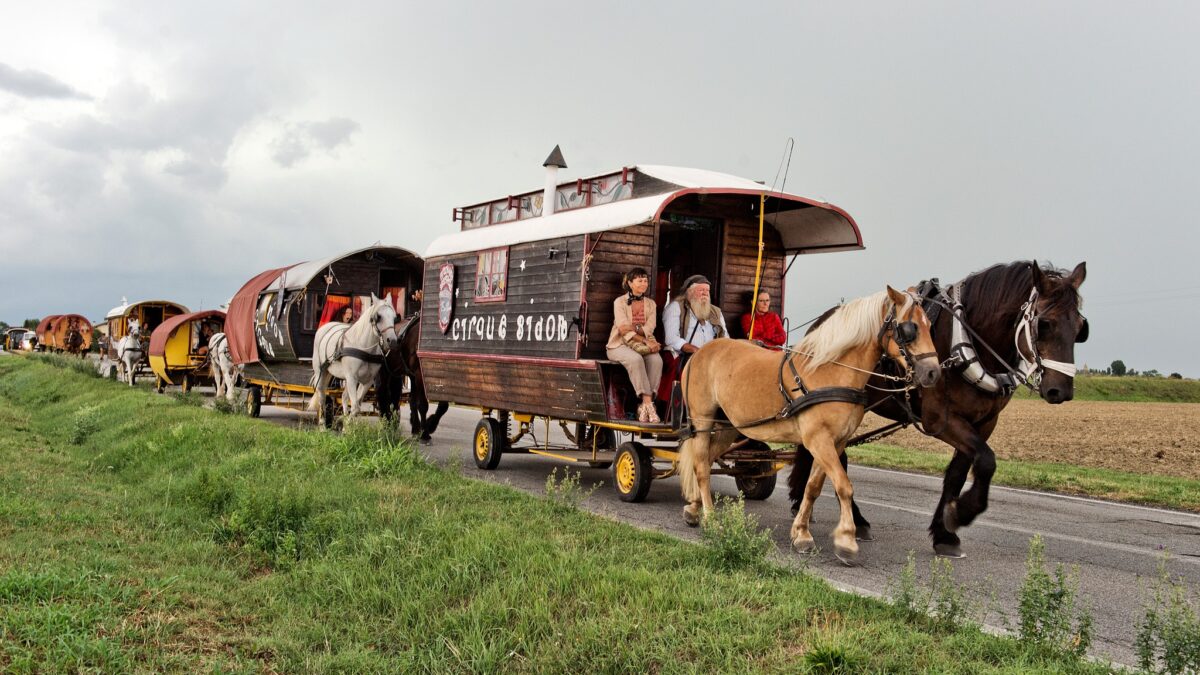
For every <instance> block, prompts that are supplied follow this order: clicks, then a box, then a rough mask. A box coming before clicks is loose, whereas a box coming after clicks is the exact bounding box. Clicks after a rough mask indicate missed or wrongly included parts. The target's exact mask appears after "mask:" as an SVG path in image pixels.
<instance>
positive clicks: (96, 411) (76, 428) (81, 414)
mask: <svg viewBox="0 0 1200 675" xmlns="http://www.w3.org/2000/svg"><path fill="white" fill-rule="evenodd" d="M99 430H100V406H96V405H85V406H83V407H82V408H80V409H79V410H76V411H75V414H74V415H72V416H71V443H72V444H74V445H79V444H80V443H83V442H84V441H86V440H87V439H88V437H89V436H91V435H92V434H94V433H96V432H97V431H99Z"/></svg>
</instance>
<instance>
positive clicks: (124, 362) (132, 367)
mask: <svg viewBox="0 0 1200 675" xmlns="http://www.w3.org/2000/svg"><path fill="white" fill-rule="evenodd" d="M141 330H142V327H141V325H140V324H138V321H137V319H130V320H129V334H128V335H126V336H125V337H123V338H121V341H120V342H118V343H117V379H119V380H122V381H124V382H128V383H129V386H131V387H132V386H133V383H134V378H135V377H136V375H135V373H136V371H137V367H138V364H139V363H141V362H142V360H143V359H145V358H146V348H145V347H143V346H142V335H141Z"/></svg>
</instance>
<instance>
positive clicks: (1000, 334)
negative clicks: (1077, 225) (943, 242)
mask: <svg viewBox="0 0 1200 675" xmlns="http://www.w3.org/2000/svg"><path fill="white" fill-rule="evenodd" d="M1086 276H1087V265H1086V263H1082V262H1081V263H1079V265H1077V266H1076V267H1075V269H1074V271H1072V272H1071V273H1070V274H1067V272H1066V271H1065V270H1059V269H1055V268H1053V267H1040V266H1038V264H1037V262H1036V261H1018V262H1014V263H1010V264H1007V265H1004V264H999V265H993V266H992V267H989V268H987V269H985V270H983V271H981V272H976V273H974V274H971V275H970V276H968V277H966V278H965V279H963V280H962V281H960V282H958V283H957V284H955V286H957V287H958V288H957V295H958V298H959V302H960V303H961V305H962V306H963V320H964V322H965V323H966V325H967V326H969V327H970V328H972V329H973V330H974V331H975V333H976V334H977V335H978V338H977V339H975V340H974V342H975V345H974V347H975V351H976V352H977V354H978V358H979V360H980V364H981V365H982V366H983V368H984V369H985V370H986V372H987V373H995V374H1003V373H1005V372H1006V370H1007V369H1006V368H1005V366H1004V365H1003V364H1001V363H1000V362H999V361H998V360H997V359H996V357H995V355H993V354H992V353H991V352H990V350H989V348H988V347H990V348H991V349H994V350H995V351H996V353H997V354H999V356H1000V357H1001V358H1003V359H1004V362H1005V363H1006V364H1009V365H1016V364H1018V363H1024V364H1025V365H1026V366H1027V370H1031V371H1033V376H1034V379H1036V377H1037V376H1038V375H1040V377H1041V381H1040V382H1039V383H1038V385H1037V390H1038V393H1039V394H1040V395H1041V397H1042V398H1043V399H1045V400H1046V401H1047V402H1049V403H1054V404H1057V403H1062V402H1064V401H1069V400H1071V398H1072V397H1073V396H1074V391H1075V384H1074V378H1073V376H1072V374H1071V373H1073V368H1074V366H1069V367H1063V364H1073V363H1074V359H1075V343H1077V342H1084V341H1085V340H1087V335H1088V325H1087V320H1086V319H1085V318H1084V317H1083V315H1081V314H1080V313H1079V310H1080V307H1081V306H1082V299H1081V298H1080V295H1079V287H1080V285H1082V284H1083V280H1084V278H1085V277H1086ZM1035 292H1036V294H1035ZM1031 298H1033V300H1034V302H1033V304H1032V307H1031V310H1032V311H1031V312H1028V313H1027V312H1026V305H1027V303H1029V302H1030V299H1031ZM941 302H943V303H944V302H945V301H944V300H942V301H941ZM926 307H927V308H928V311H929V312H930V314H931V315H932V316H933V317H934V319H933V320H934V324H933V339H934V344H935V345H936V346H937V353H938V354H939V355H940V356H941V357H942V358H945V359H950V358H951V356H952V349H951V348H952V347H953V346H954V345H953V344H951V343H952V342H953V336H952V326H951V321H952V319H951V313H950V311H949V310H947V309H943V308H942V307H941V306H939V305H938V304H937V303H930V302H927V303H926ZM935 309H936V311H935ZM831 311H832V310H831ZM1023 319H1024V320H1025V321H1023ZM1021 323H1028V325H1029V328H1030V329H1031V330H1030V334H1031V335H1032V337H1033V351H1032V353H1030V349H1029V341H1028V339H1027V338H1025V337H1024V335H1023V333H1022V336H1021V338H1020V339H1021V342H1022V344H1021V346H1020V347H1018V346H1017V341H1018V326H1019V324H1021ZM817 325H820V322H818V324H817ZM964 330H965V329H964ZM981 342H982V343H986V345H987V346H985V345H984V344H981ZM1018 349H1020V352H1019V353H1018ZM969 365H970V364H968V363H955V364H948V368H947V371H946V373H945V377H943V378H942V379H941V381H940V382H938V384H937V386H936V387H934V388H932V389H926V390H924V391H914V392H913V393H912V405H911V408H912V417H910V416H909V413H908V412H907V411H906V410H905V409H904V407H903V405H902V403H901V401H900V400H898V399H897V398H894V397H892V395H891V394H888V393H886V392H880V391H878V390H876V389H873V388H870V387H869V388H868V393H869V395H870V399H871V402H870V404H869V405H871V406H877V407H873V408H872V410H873V411H874V412H876V413H878V414H879V415H882V416H883V417H886V418H888V419H891V420H895V421H897V422H902V423H909V422H910V421H912V420H913V419H914V418H915V419H916V420H917V421H919V422H920V424H921V427H922V428H923V429H924V430H925V431H926V433H928V434H930V435H931V436H934V437H935V438H939V439H941V440H942V441H944V442H945V443H946V444H948V445H950V446H951V447H953V448H954V457H953V458H952V459H951V460H950V465H949V466H948V467H946V475H945V478H944V480H943V482H942V495H941V500H940V501H939V502H938V505H937V508H936V509H935V510H934V512H933V520H932V522H931V523H930V524H929V535H930V537H931V538H932V539H933V548H934V551H935V552H936V553H937V554H938V555H942V556H947V557H955V558H958V557H962V556H963V552H962V547H961V544H962V542H961V540H960V539H959V537H958V535H957V534H956V533H955V531H956V530H958V529H959V528H960V527H964V526H966V525H970V524H971V522H972V521H974V520H975V518H976V517H977V516H978V515H979V514H981V513H983V512H984V511H985V510H987V500H988V487H989V485H991V481H992V475H993V474H994V473H995V471H996V455H995V453H994V452H993V451H992V448H991V447H990V446H989V445H988V443H987V441H988V438H989V437H990V436H991V435H992V431H993V430H994V429H995V428H996V421H997V420H998V419H999V417H1000V413H1001V411H1003V410H1004V407H1005V406H1007V405H1008V402H1009V401H1010V400H1011V399H1012V394H1013V390H1012V389H1011V388H1008V389H1001V390H1000V391H997V392H995V393H990V392H988V391H985V390H984V389H981V388H979V387H977V386H975V385H973V384H971V383H970V382H968V381H967V379H965V378H964V376H963V375H964V371H966V370H967V369H968V366H969ZM1056 368H1061V370H1058V369H1056ZM1063 370H1065V371H1066V372H1062V371H1063ZM870 384H871V385H875V386H878V387H880V388H886V387H887V383H886V382H885V381H883V380H882V379H880V378H873V379H872V381H871V382H870ZM845 461H846V460H845V456H844V455H843V457H842V462H843V467H844V466H845ZM812 463H813V458H812V455H811V454H809V452H808V450H806V446H804V445H801V446H798V447H797V452H796V463H795V465H794V466H793V468H792V473H791V476H789V478H788V484H789V486H790V488H791V499H792V502H793V508H796V505H797V504H798V503H799V502H801V501H802V497H803V494H804V486H805V485H806V484H807V482H808V475H809V470H810V468H811V467H812ZM968 471H971V472H973V473H974V475H975V479H974V482H973V483H972V484H971V488H970V489H969V490H967V491H966V492H963V493H962V494H961V495H960V494H959V492H960V491H961V490H962V487H963V485H964V484H965V482H966V479H967V472H968ZM851 504H852V510H853V515H854V522H855V525H856V526H857V527H858V532H859V534H860V538H861V539H864V540H869V539H870V534H869V533H870V527H871V525H870V523H869V522H867V519H866V518H864V517H863V516H862V513H861V512H860V511H859V510H858V505H857V504H853V502H852V503H851Z"/></svg>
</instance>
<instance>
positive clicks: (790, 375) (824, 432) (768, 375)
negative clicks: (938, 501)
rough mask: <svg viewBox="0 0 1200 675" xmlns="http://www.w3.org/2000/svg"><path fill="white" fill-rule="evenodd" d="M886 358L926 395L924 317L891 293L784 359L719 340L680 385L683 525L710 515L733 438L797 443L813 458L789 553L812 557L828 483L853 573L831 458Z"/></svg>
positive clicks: (845, 509)
mask: <svg viewBox="0 0 1200 675" xmlns="http://www.w3.org/2000/svg"><path fill="white" fill-rule="evenodd" d="M885 353H886V354H887V355H888V356H891V357H892V358H894V359H897V360H898V361H900V362H901V363H902V364H903V368H904V369H905V370H906V371H908V372H909V375H910V376H915V380H916V383H917V384H919V385H920V386H923V387H928V386H931V385H933V383H934V382H936V381H937V379H938V375H939V374H940V372H941V371H940V370H939V368H938V361H937V354H935V353H934V350H933V342H932V340H931V339H930V337H929V320H928V319H927V318H926V317H925V312H924V311H922V310H921V306H920V304H919V303H917V302H916V301H915V298H914V296H912V295H909V294H906V293H901V292H899V291H896V290H894V289H892V288H891V287H888V289H887V291H886V292H883V291H880V292H879V293H876V294H874V295H870V296H867V297H865V298H859V299H857V300H854V301H851V302H849V303H847V304H846V305H844V306H842V307H840V308H838V310H837V311H836V312H835V313H834V314H833V315H832V316H831V317H830V318H829V320H828V321H826V322H825V325H823V326H821V328H819V329H817V330H815V331H813V332H812V333H810V334H809V335H806V336H805V337H804V339H803V340H801V342H800V343H799V344H798V345H796V346H795V347H794V348H792V349H791V350H788V351H785V352H784V354H783V355H782V358H781V356H780V354H779V353H778V352H774V351H768V350H765V349H762V348H761V347H758V346H755V345H754V344H752V343H750V342H746V341H741V340H716V341H714V342H712V343H710V344H708V345H706V346H705V347H704V348H703V349H701V350H700V351H698V352H696V354H695V355H694V356H692V358H691V360H690V361H689V362H688V364H687V367H686V368H685V369H684V371H683V378H682V383H681V386H682V388H683V392H684V399H685V400H686V403H687V413H688V417H689V424H690V425H691V428H692V429H691V430H692V431H694V435H692V436H691V437H690V438H688V439H687V440H685V441H684V442H683V444H682V446H681V447H680V453H679V454H680V462H679V476H680V481H681V483H682V485H683V495H684V498H686V499H687V501H688V505H687V506H686V507H684V509H683V513H684V520H685V521H687V522H688V524H689V525H695V524H698V523H699V521H700V516H701V512H700V509H701V507H703V510H704V511H706V512H707V511H709V510H710V509H712V505H713V501H712V493H711V491H710V489H709V477H710V474H711V471H712V463H713V462H714V461H715V460H717V459H718V458H719V457H720V456H721V455H722V454H724V453H725V452H726V451H727V450H728V448H729V446H730V445H731V443H732V442H733V441H734V440H735V439H736V438H737V437H738V436H740V435H741V436H747V437H749V438H751V439H754V440H758V441H765V442H768V443H803V444H804V446H805V447H807V448H809V449H810V450H812V451H813V455H814V456H815V457H816V460H817V467H816V469H815V470H814V471H813V474H812V478H811V479H810V480H809V481H808V486H807V490H806V491H805V493H804V501H803V504H802V505H801V507H800V512H799V513H798V514H797V515H796V519H795V521H794V522H793V523H792V532H791V535H792V545H793V546H794V547H795V548H796V549H797V550H799V551H807V550H810V549H811V548H813V546H814V544H813V537H812V534H811V533H810V532H809V530H808V524H809V518H810V516H811V515H812V506H813V501H814V500H815V499H816V498H817V497H818V496H819V495H820V494H821V488H822V486H823V484H824V482H825V475H826V474H828V475H829V477H830V479H831V480H832V482H833V488H834V491H835V492H837V496H838V501H839V502H840V503H841V510H842V516H841V519H840V520H839V522H838V527H837V529H835V530H834V536H833V538H834V552H835V554H836V555H837V557H838V559H839V560H841V561H842V562H844V563H846V564H853V562H854V560H855V558H856V557H857V555H858V544H857V543H855V540H854V519H853V517H852V516H851V513H850V499H851V497H852V496H853V488H852V486H851V484H850V479H849V478H848V477H847V475H846V471H845V469H844V468H843V467H842V465H841V463H840V462H839V460H838V458H839V456H840V455H841V454H842V453H843V452H844V451H845V447H846V441H847V440H849V438H850V436H851V434H853V433H854V430H855V429H856V428H858V424H859V422H860V421H861V420H862V417H863V415H864V404H865V403H866V395H865V393H864V392H863V391H862V390H863V387H864V386H865V385H866V383H867V380H868V379H869V378H870V377H871V374H872V371H871V369H872V368H874V367H875V364H876V362H878V361H879V358H880V356H881V355H882V354H885ZM897 379H899V378H897ZM781 398H782V401H781V400H780V399H781ZM781 408H782V409H781ZM722 413H723V414H724V419H722V418H721V417H720V415H721V414H722ZM725 419H727V420H728V422H725V421H724V420H725Z"/></svg>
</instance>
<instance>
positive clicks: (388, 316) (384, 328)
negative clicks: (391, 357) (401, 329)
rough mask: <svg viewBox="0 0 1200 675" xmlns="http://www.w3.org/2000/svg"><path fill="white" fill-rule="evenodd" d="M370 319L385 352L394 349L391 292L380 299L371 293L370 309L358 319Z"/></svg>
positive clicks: (395, 342)
mask: <svg viewBox="0 0 1200 675" xmlns="http://www.w3.org/2000/svg"><path fill="white" fill-rule="evenodd" d="M364 320H366V321H370V322H371V326H372V328H374V330H375V333H376V334H377V335H379V345H380V346H381V347H383V350H384V351H385V352H389V351H391V350H392V349H395V347H396V344H397V342H398V340H397V338H396V309H395V308H394V307H392V294H391V293H388V294H387V296H386V297H385V298H383V299H382V300H380V299H379V298H377V297H375V294H374V293H372V294H371V309H370V310H368V311H367V312H365V313H364V314H363V318H362V319H359V321H364Z"/></svg>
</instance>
